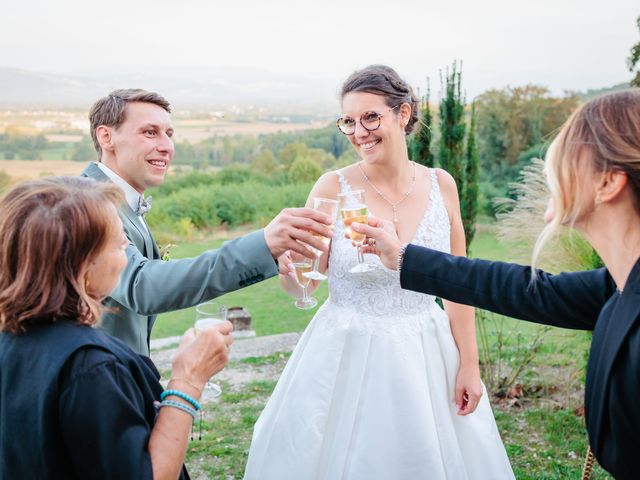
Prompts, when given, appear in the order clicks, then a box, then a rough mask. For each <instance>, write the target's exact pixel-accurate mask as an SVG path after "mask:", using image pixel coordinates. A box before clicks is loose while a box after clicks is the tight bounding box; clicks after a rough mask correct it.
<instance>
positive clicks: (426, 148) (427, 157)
mask: <svg viewBox="0 0 640 480" xmlns="http://www.w3.org/2000/svg"><path fill="white" fill-rule="evenodd" d="M430 93H431V91H430V87H429V79H427V94H426V95H425V96H424V97H422V105H421V110H422V111H421V113H420V122H419V126H418V131H417V132H416V134H415V136H414V137H413V139H412V140H411V145H410V152H411V160H413V161H414V162H416V163H419V164H421V165H424V166H426V167H433V166H434V155H433V152H432V151H431V139H432V138H433V130H432V128H433V127H432V124H433V115H432V113H431V106H430V104H429V97H430Z"/></svg>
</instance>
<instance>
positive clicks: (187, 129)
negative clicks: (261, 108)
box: [173, 120, 326, 143]
mask: <svg viewBox="0 0 640 480" xmlns="http://www.w3.org/2000/svg"><path fill="white" fill-rule="evenodd" d="M173 124H174V125H173V126H174V128H175V139H176V141H187V142H189V143H197V142H200V141H202V140H205V139H207V138H209V137H213V136H216V135H217V136H226V135H260V134H267V133H278V132H296V131H300V130H310V129H314V128H323V127H326V123H325V122H320V123H318V122H316V123H269V122H255V123H253V122H252V123H234V122H226V121H224V120H222V121H221V120H217V121H216V120H207V121H203V120H198V121H196V120H174V122H173Z"/></svg>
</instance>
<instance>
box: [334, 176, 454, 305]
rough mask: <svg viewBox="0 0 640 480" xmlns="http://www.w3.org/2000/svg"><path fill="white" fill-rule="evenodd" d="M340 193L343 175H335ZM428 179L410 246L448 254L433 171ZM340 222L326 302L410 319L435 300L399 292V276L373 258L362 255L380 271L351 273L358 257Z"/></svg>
mask: <svg viewBox="0 0 640 480" xmlns="http://www.w3.org/2000/svg"><path fill="white" fill-rule="evenodd" d="M336 173H337V175H338V178H339V181H340V190H341V192H343V193H344V192H347V191H349V190H350V188H351V187H350V185H349V183H348V182H347V180H346V179H345V178H344V176H343V175H342V173H340V172H336ZM429 173H430V176H431V193H430V195H429V203H428V205H427V208H426V211H425V212H424V215H423V216H422V220H421V221H420V224H419V226H418V230H417V231H416V233H415V235H414V237H413V239H412V240H411V243H412V244H415V245H421V246H425V247H429V248H433V249H436V250H440V251H443V252H447V253H449V252H450V251H451V245H450V243H451V242H450V239H451V226H450V224H449V216H448V214H447V210H446V208H445V206H444V201H443V199H442V194H441V192H440V186H439V185H438V177H437V176H436V172H435V170H434V169H430V170H429ZM344 233H345V226H344V223H342V219H339V220H338V221H337V222H336V226H335V231H334V234H333V240H332V242H331V255H330V257H329V301H330V302H331V303H334V304H337V305H339V306H342V307H346V308H352V309H355V310H356V311H358V312H359V313H361V314H362V313H364V314H369V315H398V314H400V315H402V314H408V315H413V314H416V313H418V312H420V311H421V310H422V307H428V306H430V305H431V304H432V303H433V301H434V297H432V296H430V295H424V294H422V293H416V292H412V291H409V290H403V289H402V288H400V281H399V273H398V272H396V271H393V270H389V269H388V268H386V267H384V265H382V263H381V262H380V259H379V258H378V257H376V256H375V255H365V261H366V262H367V263H374V264H376V265H378V266H379V267H380V268H379V269H376V270H375V271H374V272H367V273H350V272H349V269H351V268H352V267H353V266H355V265H356V263H357V261H358V259H357V253H356V249H355V247H354V246H352V245H351V241H350V240H348V239H346V238H345V237H344Z"/></svg>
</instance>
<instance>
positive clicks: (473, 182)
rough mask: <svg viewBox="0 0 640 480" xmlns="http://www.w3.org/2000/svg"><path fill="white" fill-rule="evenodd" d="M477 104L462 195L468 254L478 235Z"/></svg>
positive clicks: (472, 113) (470, 126)
mask: <svg viewBox="0 0 640 480" xmlns="http://www.w3.org/2000/svg"><path fill="white" fill-rule="evenodd" d="M475 137H476V103H475V102H473V104H472V105H471V122H470V125H469V134H468V135H467V150H466V154H465V157H466V158H465V169H464V172H465V175H464V176H465V183H464V193H463V195H461V205H460V207H461V211H462V224H463V226H464V233H465V236H466V239H467V253H468V252H469V244H470V243H471V241H472V240H473V237H474V236H475V233H476V217H477V215H478V166H479V164H480V155H479V154H478V146H477V144H476V138H475Z"/></svg>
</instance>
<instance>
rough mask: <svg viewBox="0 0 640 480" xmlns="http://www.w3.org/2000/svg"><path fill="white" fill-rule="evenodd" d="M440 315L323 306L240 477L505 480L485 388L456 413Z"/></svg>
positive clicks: (453, 358) (454, 353)
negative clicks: (471, 407) (470, 408)
mask: <svg viewBox="0 0 640 480" xmlns="http://www.w3.org/2000/svg"><path fill="white" fill-rule="evenodd" d="M458 364H459V355H458V350H457V348H456V345H455V342H454V339H453V336H452V334H451V329H450V326H449V320H448V318H447V315H446V313H445V312H444V311H443V310H442V309H441V308H440V307H439V306H438V305H437V304H436V303H435V302H434V303H433V305H432V306H431V307H430V308H429V309H428V311H426V312H421V313H420V314H416V315H397V316H391V317H390V316H373V315H371V316H367V315H362V314H359V313H358V312H357V311H354V310H353V309H350V308H345V307H341V306H338V305H335V304H332V303H331V301H327V302H326V303H325V305H323V306H322V307H321V308H320V309H319V311H318V313H317V314H316V316H315V317H314V319H313V320H312V321H311V323H310V324H309V326H308V328H307V330H306V331H305V333H304V334H303V336H302V337H301V339H300V342H299V343H298V345H297V346H296V349H295V351H294V352H293V354H292V356H291V358H290V360H289V362H288V364H287V366H286V367H285V369H284V372H283V373H282V376H281V378H280V380H279V382H278V385H277V386H276V388H275V390H274V392H273V395H272V396H271V398H270V400H269V402H268V403H267V405H266V407H265V409H264V411H263V412H262V414H261V415H260V418H259V419H258V422H257V423H256V425H255V429H254V433H253V441H252V444H251V449H250V452H249V459H248V463H247V468H246V471H245V480H258V479H259V480H284V479H295V480H305V479H309V480H311V479H313V480H338V479H342V480H356V479H362V480H365V479H366V480H378V479H379V480H416V479H426V478H428V479H507V478H508V479H511V478H514V475H513V472H512V470H511V466H510V464H509V460H508V458H507V455H506V452H505V449H504V446H503V444H502V441H501V440H500V435H499V433H498V430H497V428H496V424H495V420H494V418H493V414H492V412H491V407H490V405H489V401H488V399H487V394H486V392H485V393H484V395H483V396H482V400H481V401H480V404H479V406H478V408H477V410H476V411H475V412H474V413H473V414H471V415H467V416H459V415H457V414H456V411H457V409H456V406H455V404H454V389H455V378H456V373H457V370H458Z"/></svg>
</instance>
